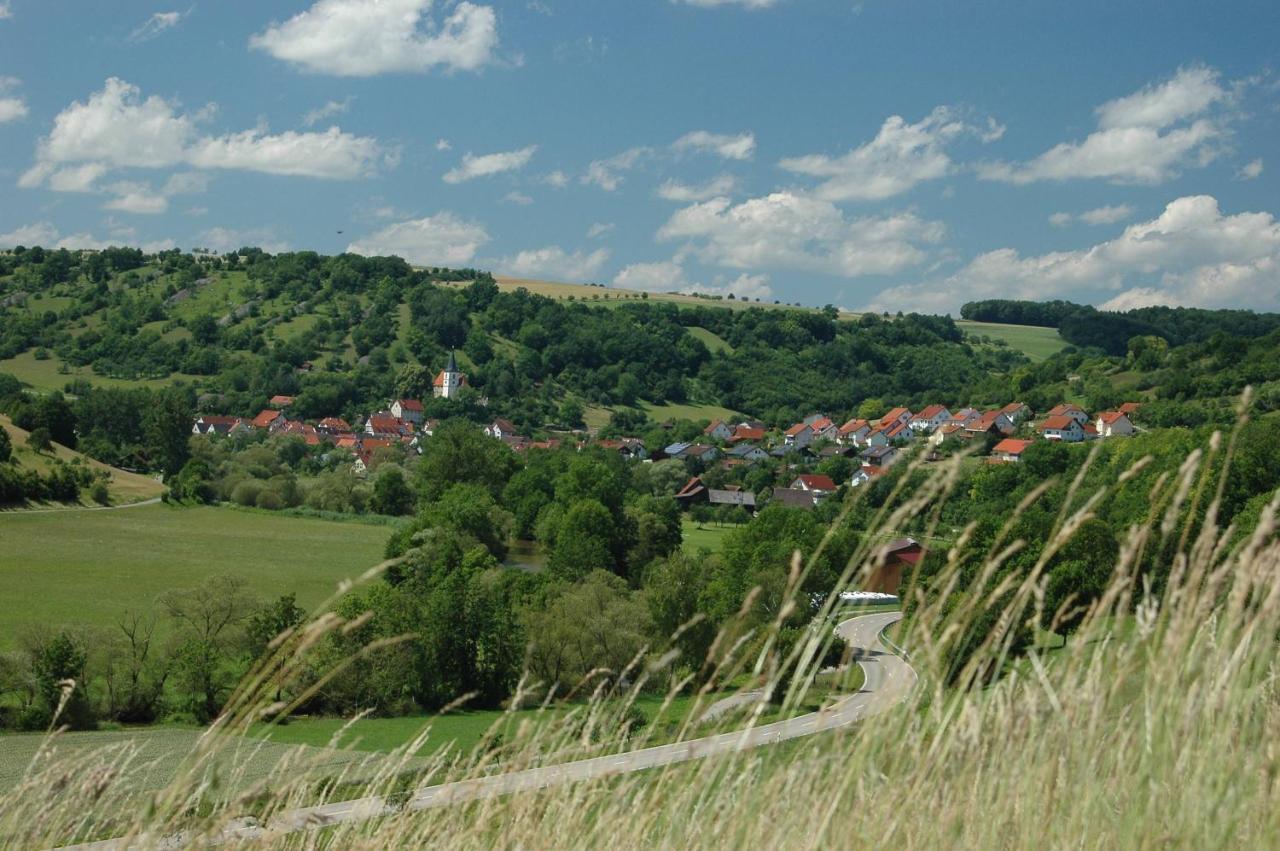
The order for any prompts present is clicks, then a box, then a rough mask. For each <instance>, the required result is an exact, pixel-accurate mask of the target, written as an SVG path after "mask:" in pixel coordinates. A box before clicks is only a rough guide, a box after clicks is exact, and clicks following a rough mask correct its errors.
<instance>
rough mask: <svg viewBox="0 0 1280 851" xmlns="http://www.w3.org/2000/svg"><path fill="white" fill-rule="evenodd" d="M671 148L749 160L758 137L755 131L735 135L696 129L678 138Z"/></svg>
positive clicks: (730, 158) (729, 158)
mask: <svg viewBox="0 0 1280 851" xmlns="http://www.w3.org/2000/svg"><path fill="white" fill-rule="evenodd" d="M671 148H672V150H675V151H696V152H699V153H711V154H716V155H717V156H720V157H723V158H724V159H726V160H749V159H751V157H752V156H753V155H754V154H755V152H756V137H755V134H754V133H740V134H738V135H736V136H735V135H725V134H721V133H711V132H708V131H706V130H695V131H693V132H692V133H686V134H684V135H683V136H681V137H680V138H679V139H676V140H675V142H673V143H672V145H671Z"/></svg>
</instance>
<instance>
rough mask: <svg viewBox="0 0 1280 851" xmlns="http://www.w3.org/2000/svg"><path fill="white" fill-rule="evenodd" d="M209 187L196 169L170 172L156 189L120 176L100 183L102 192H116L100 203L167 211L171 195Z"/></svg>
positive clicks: (153, 212)
mask: <svg viewBox="0 0 1280 851" xmlns="http://www.w3.org/2000/svg"><path fill="white" fill-rule="evenodd" d="M64 171H65V169H64ZM61 173H62V172H59V174H61ZM208 187H209V179H208V178H207V177H206V176H205V175H203V174H200V173H198V172H180V173H177V174H174V175H171V176H170V177H169V179H168V180H167V181H165V183H164V185H163V186H161V187H160V188H158V189H156V188H153V187H152V186H151V184H150V183H145V182H139V181H132V180H122V181H119V182H117V183H112V184H109V185H107V186H104V187H103V191H104V192H107V193H110V194H111V195H114V196H115V197H114V198H112V199H111V200H110V201H108V202H107V203H106V204H104V205H103V206H104V207H105V208H106V209H108V210H116V211H119V212H122V213H135V214H138V215H156V214H159V213H164V212H167V211H168V209H169V199H170V198H172V197H173V196H175V195H193V194H197V193H200V192H204V191H205V190H206V189H208Z"/></svg>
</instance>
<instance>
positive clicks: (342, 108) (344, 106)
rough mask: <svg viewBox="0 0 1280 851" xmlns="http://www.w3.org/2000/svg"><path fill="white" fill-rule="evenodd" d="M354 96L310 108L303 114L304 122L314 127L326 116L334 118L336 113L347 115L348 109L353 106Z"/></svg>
mask: <svg viewBox="0 0 1280 851" xmlns="http://www.w3.org/2000/svg"><path fill="white" fill-rule="evenodd" d="M352 100H353V98H351V97H345V98H343V99H342V100H331V101H327V102H326V103H325V104H324V106H318V107H316V108H315V109H312V110H309V111H308V112H307V114H306V115H304V116H302V124H303V126H305V127H314V126H315V125H316V124H319V123H320V122H321V121H324V120H325V119H326V118H333V117H334V116H335V115H345V114H346V112H347V110H349V109H350V108H351V101H352Z"/></svg>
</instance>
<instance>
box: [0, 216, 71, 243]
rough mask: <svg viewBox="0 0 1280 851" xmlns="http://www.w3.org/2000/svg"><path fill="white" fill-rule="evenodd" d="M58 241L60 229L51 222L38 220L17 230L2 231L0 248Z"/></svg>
mask: <svg viewBox="0 0 1280 851" xmlns="http://www.w3.org/2000/svg"><path fill="white" fill-rule="evenodd" d="M57 241H58V229H57V228H56V227H54V226H53V225H52V224H51V223H50V222H37V223H36V224H34V225H23V226H22V227H20V228H18V229H17V230H11V231H9V232H8V233H0V248H13V247H14V246H16V245H25V246H27V247H28V248H30V247H31V246H34V245H40V246H45V245H50V246H51V245H54V244H55V243H56V242H57Z"/></svg>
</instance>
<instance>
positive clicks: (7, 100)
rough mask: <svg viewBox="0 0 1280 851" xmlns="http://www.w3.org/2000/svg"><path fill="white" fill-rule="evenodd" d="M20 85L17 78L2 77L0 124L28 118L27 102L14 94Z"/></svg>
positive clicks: (0, 86)
mask: <svg viewBox="0 0 1280 851" xmlns="http://www.w3.org/2000/svg"><path fill="white" fill-rule="evenodd" d="M2 8H3V7H0V9H2ZM0 17H3V15H0ZM20 85H22V81H21V80H19V79H18V78H17V77H0V124H5V123H7V122H10V121H17V120H19V119H22V118H26V117H27V102H26V101H25V100H23V99H22V98H21V97H19V96H17V95H15V94H13V93H12V92H13V90H14V89H16V88H18V86H20Z"/></svg>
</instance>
